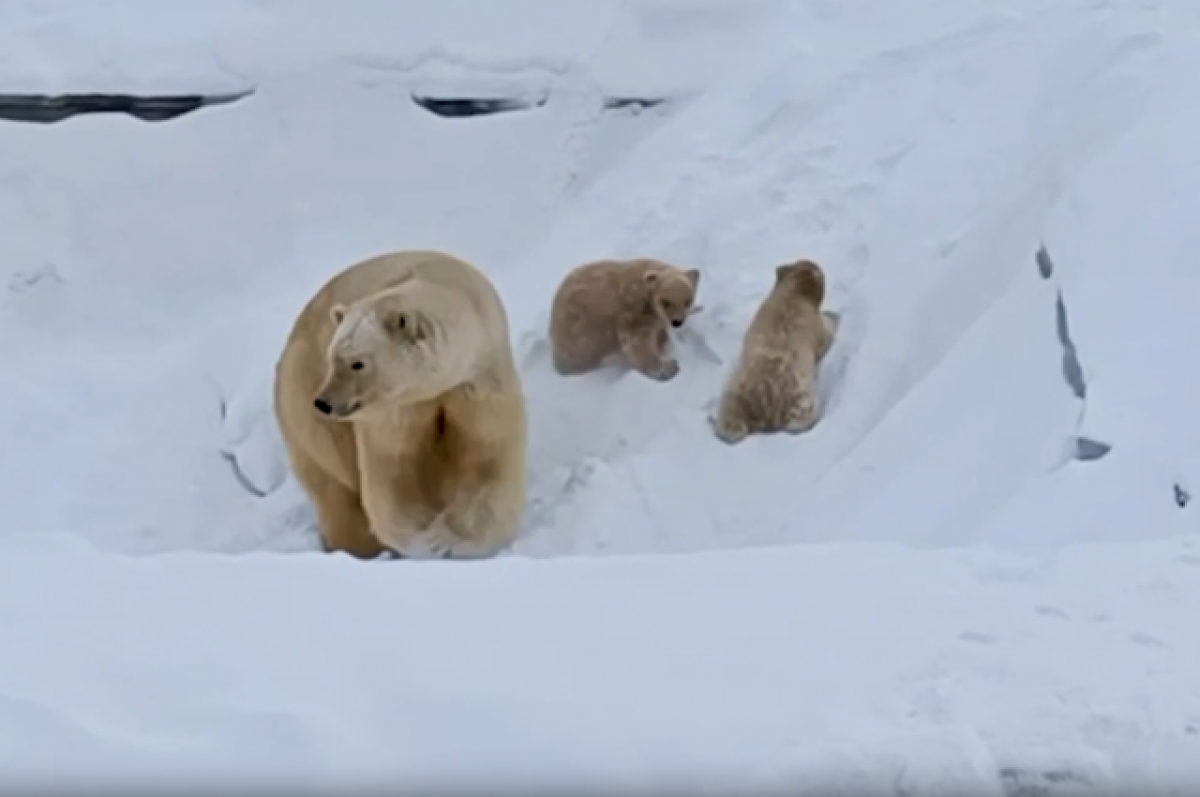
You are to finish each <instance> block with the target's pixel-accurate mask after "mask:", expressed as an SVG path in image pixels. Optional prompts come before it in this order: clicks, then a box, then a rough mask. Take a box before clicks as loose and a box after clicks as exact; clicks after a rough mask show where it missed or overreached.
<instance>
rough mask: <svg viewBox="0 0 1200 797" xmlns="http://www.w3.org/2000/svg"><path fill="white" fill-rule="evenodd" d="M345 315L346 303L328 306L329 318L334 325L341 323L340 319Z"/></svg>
mask: <svg viewBox="0 0 1200 797" xmlns="http://www.w3.org/2000/svg"><path fill="white" fill-rule="evenodd" d="M345 317H346V305H344V304H335V305H334V306H333V307H330V308H329V320H331V321H333V323H334V326H337V325H339V324H341V323H342V319H343V318H345Z"/></svg>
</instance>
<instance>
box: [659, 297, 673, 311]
mask: <svg viewBox="0 0 1200 797" xmlns="http://www.w3.org/2000/svg"><path fill="white" fill-rule="evenodd" d="M662 309H663V310H665V311H666V312H668V313H673V312H675V303H674V302H672V301H671V300H670V299H667V300H665V301H663V303H662Z"/></svg>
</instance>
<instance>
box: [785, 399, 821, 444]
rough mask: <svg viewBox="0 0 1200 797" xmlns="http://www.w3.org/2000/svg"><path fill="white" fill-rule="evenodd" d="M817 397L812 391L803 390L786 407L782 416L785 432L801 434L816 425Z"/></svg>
mask: <svg viewBox="0 0 1200 797" xmlns="http://www.w3.org/2000/svg"><path fill="white" fill-rule="evenodd" d="M818 409H819V408H818V406H817V397H816V394H815V392H814V391H808V390H806V391H804V392H803V393H801V394H800V395H799V396H797V397H796V400H795V401H794V402H792V405H791V406H790V407H788V409H787V412H786V413H785V414H784V418H783V431H784V432H785V433H786V434H801V433H803V432H807V431H808V430H810V429H812V428H813V427H814V426H816V425H817V420H818V416H819V412H818Z"/></svg>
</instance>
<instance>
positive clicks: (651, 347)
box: [550, 258, 700, 381]
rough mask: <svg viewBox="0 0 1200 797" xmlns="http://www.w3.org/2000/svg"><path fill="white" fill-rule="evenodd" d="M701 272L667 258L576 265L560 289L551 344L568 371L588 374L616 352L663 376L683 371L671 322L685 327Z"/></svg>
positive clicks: (557, 366)
mask: <svg viewBox="0 0 1200 797" xmlns="http://www.w3.org/2000/svg"><path fill="white" fill-rule="evenodd" d="M699 285H700V272H699V271H698V270H696V269H688V270H683V269H679V268H676V267H675V266H672V265H670V264H668V263H664V262H662V261H661V260H653V259H650V258H638V259H635V260H599V261H595V262H592V263H586V264H584V265H582V266H579V267H577V268H575V269H574V270H572V271H571V272H570V273H569V274H567V276H566V277H565V278H564V279H563V281H562V284H560V285H559V287H558V290H557V291H556V292H555V294H554V300H553V302H552V304H551V310H550V351H551V356H552V358H553V361H554V370H555V371H557V372H558V373H559V374H560V375H562V376H572V375H578V374H585V373H588V372H590V371H594V370H596V369H598V368H600V367H601V366H603V365H604V364H605V363H606V361H608V359H609V358H610V357H612V356H613V355H616V354H618V353H619V354H620V355H622V356H623V358H624V360H625V362H626V363H627V364H628V365H629V366H631V367H632V368H634V369H635V370H636V371H638V372H639V373H641V374H643V375H645V376H647V377H649V378H650V379H655V380H658V381H666V380H668V379H672V378H674V377H675V375H676V374H678V373H679V362H678V361H677V360H676V359H675V357H674V355H673V354H672V353H671V351H670V331H669V330H670V327H672V326H674V327H675V328H679V327H682V326H683V323H684V321H686V320H687V318H688V316H689V315H691V314H692V313H695V312H697V311H698V310H699V309H700V307H699V306H698V305H695V304H694V302H695V300H696V290H697V288H698V287H699Z"/></svg>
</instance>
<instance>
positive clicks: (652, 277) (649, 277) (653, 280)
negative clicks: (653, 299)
mask: <svg viewBox="0 0 1200 797" xmlns="http://www.w3.org/2000/svg"><path fill="white" fill-rule="evenodd" d="M642 279H643V280H645V282H646V285H647V286H648V287H651V288H653V287H654V286H655V285H657V284H658V272H657V271H647V272H646V276H644V277H642Z"/></svg>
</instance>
